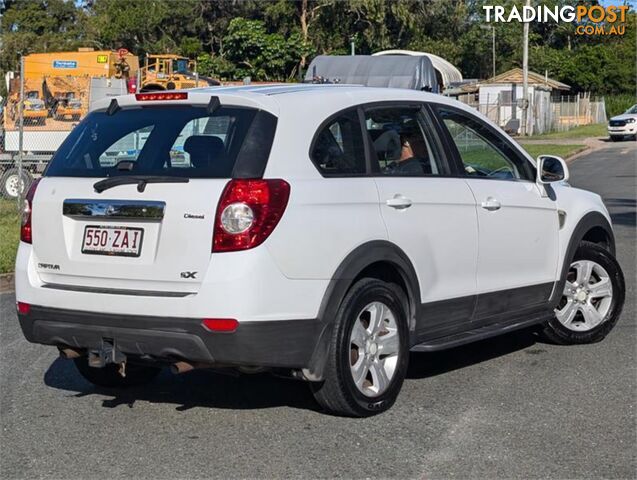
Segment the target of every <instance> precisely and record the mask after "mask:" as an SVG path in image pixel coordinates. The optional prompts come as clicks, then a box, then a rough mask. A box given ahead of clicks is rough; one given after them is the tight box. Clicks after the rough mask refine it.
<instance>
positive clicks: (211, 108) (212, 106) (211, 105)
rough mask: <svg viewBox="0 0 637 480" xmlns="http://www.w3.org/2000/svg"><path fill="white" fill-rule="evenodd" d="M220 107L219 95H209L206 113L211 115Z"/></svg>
mask: <svg viewBox="0 0 637 480" xmlns="http://www.w3.org/2000/svg"><path fill="white" fill-rule="evenodd" d="M220 107H221V102H220V101H219V97H210V101H209V102H208V106H207V107H206V111H207V112H208V115H212V114H213V113H215V112H216V111H217V110H219V108H220Z"/></svg>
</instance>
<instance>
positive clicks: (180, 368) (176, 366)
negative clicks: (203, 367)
mask: <svg viewBox="0 0 637 480" xmlns="http://www.w3.org/2000/svg"><path fill="white" fill-rule="evenodd" d="M195 368H196V367H195V366H194V365H193V364H192V363H188V362H177V363H173V364H172V365H171V366H170V371H171V372H172V373H174V374H175V375H177V374H179V373H186V372H189V371H190V370H194V369H195Z"/></svg>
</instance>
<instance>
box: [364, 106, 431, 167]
mask: <svg viewBox="0 0 637 480" xmlns="http://www.w3.org/2000/svg"><path fill="white" fill-rule="evenodd" d="M419 112H420V107H415V108H414V107H391V106H390V107H375V108H371V109H368V110H367V111H366V112H365V128H366V130H367V134H368V135H369V139H370V141H371V144H372V148H371V150H372V171H373V172H374V173H375V174H380V175H393V176H401V177H421V176H429V175H441V174H442V173H443V170H442V166H441V164H440V161H439V159H438V158H436V155H435V154H434V152H433V150H432V148H431V144H432V142H431V137H430V132H428V131H426V129H424V128H423V127H424V125H423V122H422V121H421V118H420V113H419Z"/></svg>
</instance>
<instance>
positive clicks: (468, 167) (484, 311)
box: [438, 106, 559, 319]
mask: <svg viewBox="0 0 637 480" xmlns="http://www.w3.org/2000/svg"><path fill="white" fill-rule="evenodd" d="M438 113H439V115H440V118H441V120H442V123H443V124H444V127H445V128H446V130H447V132H448V134H449V137H450V143H451V146H452V147H455V150H456V152H455V153H456V158H457V159H458V163H459V166H460V168H461V169H462V171H463V172H464V177H465V180H466V183H467V184H468V185H469V187H470V188H471V191H472V192H473V194H474V196H475V199H476V203H477V215H478V227H479V231H480V241H479V253H478V270H477V272H478V294H479V295H478V303H477V306H476V314H475V316H476V318H478V319H479V318H488V317H490V316H493V315H497V314H502V313H505V312H516V311H519V310H521V309H524V308H527V307H533V306H538V305H542V304H543V303H545V302H546V301H547V300H548V298H549V296H550V294H551V291H552V288H553V282H554V281H555V277H556V268H557V258H558V231H559V224H558V215H557V207H556V204H555V201H554V200H552V199H551V198H550V197H549V196H546V195H544V194H543V192H542V191H541V190H540V189H539V187H538V185H537V184H536V183H535V172H534V168H533V166H532V165H531V163H530V162H529V161H528V160H527V159H526V158H524V157H523V156H522V155H521V154H520V153H519V152H517V151H516V149H515V148H514V147H513V146H512V145H511V144H510V141H509V140H508V139H506V138H505V136H504V135H503V134H501V133H499V132H498V131H497V130H495V129H493V128H492V127H490V126H489V125H488V124H487V123H486V122H484V121H482V120H481V119H480V118H478V117H477V116H475V115H473V114H470V113H468V112H464V111H462V110H459V109H454V108H451V107H443V106H440V107H438Z"/></svg>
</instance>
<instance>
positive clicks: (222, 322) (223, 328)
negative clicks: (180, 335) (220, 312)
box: [201, 318, 239, 332]
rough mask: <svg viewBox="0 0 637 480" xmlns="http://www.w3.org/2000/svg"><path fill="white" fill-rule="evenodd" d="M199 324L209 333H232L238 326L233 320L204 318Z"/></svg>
mask: <svg viewBox="0 0 637 480" xmlns="http://www.w3.org/2000/svg"><path fill="white" fill-rule="evenodd" d="M201 324H202V325H203V326H204V328H205V329H206V330H209V331H211V332H234V331H235V330H236V329H237V327H238V326H239V322H237V321H236V320H235V319H234V318H205V319H204V320H203V321H202V322H201Z"/></svg>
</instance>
